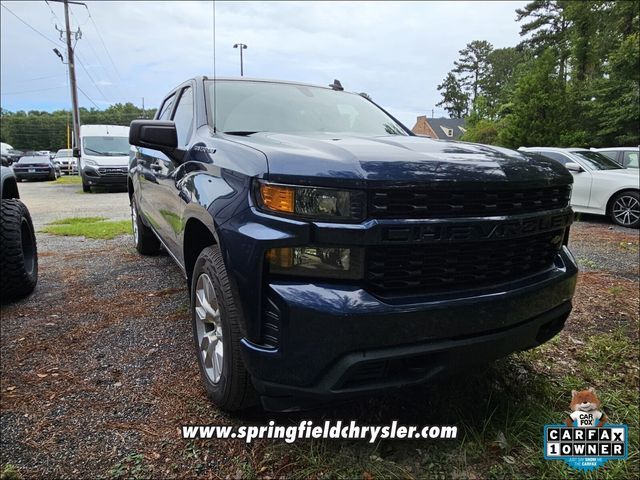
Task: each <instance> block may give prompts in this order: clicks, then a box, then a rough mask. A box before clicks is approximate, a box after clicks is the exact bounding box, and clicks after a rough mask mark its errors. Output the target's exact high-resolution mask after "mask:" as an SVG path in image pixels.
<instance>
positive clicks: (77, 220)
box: [40, 217, 131, 240]
mask: <svg viewBox="0 0 640 480" xmlns="http://www.w3.org/2000/svg"><path fill="white" fill-rule="evenodd" d="M40 231H41V232H44V233H51V234H53V235H63V236H71V237H86V238H94V239H102V240H111V239H112V238H115V237H117V236H119V235H126V234H130V233H131V222H130V221H129V220H105V219H104V218H103V217H73V218H63V219H61V220H56V221H55V222H51V223H50V224H49V225H47V226H46V227H44V228H43V229H42V230H40Z"/></svg>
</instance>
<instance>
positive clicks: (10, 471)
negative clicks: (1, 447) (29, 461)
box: [0, 463, 22, 480]
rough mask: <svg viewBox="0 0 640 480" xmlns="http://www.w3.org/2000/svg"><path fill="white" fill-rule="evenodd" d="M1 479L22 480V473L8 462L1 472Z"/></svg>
mask: <svg viewBox="0 0 640 480" xmlns="http://www.w3.org/2000/svg"><path fill="white" fill-rule="evenodd" d="M0 480H22V475H20V472H19V471H18V469H17V468H16V467H14V466H13V465H11V464H10V463H7V464H6V465H5V466H4V467H3V468H2V473H0Z"/></svg>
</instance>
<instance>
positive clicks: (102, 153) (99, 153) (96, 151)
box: [84, 147, 108, 155]
mask: <svg viewBox="0 0 640 480" xmlns="http://www.w3.org/2000/svg"><path fill="white" fill-rule="evenodd" d="M84 149H85V150H89V151H92V152H93V153H97V154H98V155H108V153H107V152H100V151H98V150H94V149H93V148H89V147H84Z"/></svg>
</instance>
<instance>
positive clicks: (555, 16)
mask: <svg viewBox="0 0 640 480" xmlns="http://www.w3.org/2000/svg"><path fill="white" fill-rule="evenodd" d="M568 3H569V2H568V1H560V0H534V1H533V2H530V3H528V4H527V5H525V7H524V8H519V9H517V10H516V21H517V22H521V21H526V23H523V25H522V26H521V27H520V35H521V36H523V37H525V36H528V37H527V38H526V39H525V40H524V41H523V42H522V44H521V45H522V46H526V47H529V48H530V49H532V50H533V52H534V53H535V54H536V55H540V54H542V53H543V52H544V51H546V50H548V49H551V50H552V51H553V53H554V55H555V59H556V64H557V65H558V68H559V76H560V79H561V80H562V81H563V82H565V81H566V79H567V62H568V60H569V54H570V43H569V25H570V22H569V20H568V19H567V16H566V12H565V8H566V6H567V4H568Z"/></svg>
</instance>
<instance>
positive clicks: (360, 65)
mask: <svg viewBox="0 0 640 480" xmlns="http://www.w3.org/2000/svg"><path fill="white" fill-rule="evenodd" d="M524 3H525V2H406V3H405V2H388V3H385V2H353V3H348V2H312V1H308V2H221V1H217V2H216V3H215V26H216V34H215V47H216V49H215V52H216V62H215V63H216V66H215V67H216V73H217V74H218V75H230V76H237V75H239V70H240V67H239V65H240V60H239V53H238V50H236V49H233V44H234V43H238V42H242V43H245V44H247V45H248V47H249V48H248V49H247V50H245V51H244V54H245V59H244V60H245V61H244V68H245V76H248V77H258V78H276V79H286V80H297V81H303V82H309V83H315V84H321V85H326V84H328V83H331V82H332V81H333V79H334V78H337V79H339V80H340V81H341V82H342V85H343V86H344V87H345V88H346V89H347V90H353V91H358V92H361V91H365V92H367V93H369V94H370V95H371V96H372V97H373V99H374V100H375V101H376V102H378V103H379V104H381V105H382V106H384V107H386V108H388V109H389V110H390V111H391V112H392V113H393V114H395V115H396V116H397V117H398V118H399V119H400V120H401V121H403V122H404V123H406V124H407V126H409V128H411V127H412V126H413V124H414V123H415V117H416V116H417V115H422V114H428V115H429V116H430V115H431V111H432V109H434V110H435V114H436V116H440V115H444V113H445V112H444V111H443V110H442V109H441V108H438V107H436V106H435V104H436V103H437V102H438V101H439V99H440V96H439V93H438V91H437V88H436V86H437V85H438V84H439V83H440V81H441V80H442V78H443V77H444V76H445V75H446V73H447V71H449V70H450V69H451V68H452V64H453V61H454V60H455V59H456V58H457V57H458V51H459V50H460V49H462V48H464V46H465V45H466V44H467V43H468V42H470V41H472V40H488V41H490V42H491V43H492V44H493V45H494V46H495V47H506V46H513V45H515V44H516V43H517V42H518V41H519V36H518V31H519V25H518V24H517V23H516V22H515V10H516V8H518V7H520V6H522V5H523V4H524ZM86 4H87V5H88V9H87V8H85V7H83V6H81V5H73V6H72V7H71V13H72V15H71V23H72V28H73V29H75V28H77V27H78V26H79V27H80V30H81V31H82V38H81V39H80V40H78V43H77V47H76V52H77V55H78V57H79V59H80V65H78V66H77V70H78V84H79V87H80V88H81V89H82V91H83V92H84V93H80V104H81V106H83V107H87V108H91V107H94V108H96V106H97V107H99V108H104V107H106V106H108V105H109V104H112V103H116V102H133V103H135V104H136V105H141V103H142V97H144V99H145V104H146V106H151V107H157V106H158V104H159V103H160V101H161V100H162V97H163V95H164V94H165V93H166V92H167V91H169V90H170V89H171V88H172V87H174V86H175V85H177V84H178V83H180V82H182V81H183V80H185V79H187V78H189V77H191V76H194V75H202V74H205V75H212V74H213V69H214V61H213V59H214V54H213V51H214V48H213V47H214V28H213V25H214V22H213V11H214V6H213V3H212V2H164V1H158V2H152V1H145V2H133V1H121V2H106V1H88V2H86ZM2 5H3V7H2V9H1V10H2V11H1V44H0V47H1V52H0V53H1V55H0V62H1V63H0V67H1V70H0V73H1V77H0V80H1V82H0V94H1V105H2V108H4V109H7V110H12V111H15V110H31V109H38V110H55V109H60V108H68V106H69V104H70V101H69V88H68V86H67V75H66V67H65V66H64V65H63V64H62V63H61V62H60V59H59V58H58V57H56V55H55V54H54V53H53V51H52V49H53V48H58V49H59V50H60V51H61V52H63V53H64V52H65V48H64V44H63V43H62V42H61V40H60V39H59V34H58V32H57V31H56V28H55V27H56V24H57V25H58V27H59V28H60V27H62V26H63V25H64V11H63V6H62V4H60V3H56V2H53V1H50V2H49V4H47V3H46V2H44V1H36V2H28V1H3V2H2ZM14 14H15V15H17V16H18V17H19V18H20V19H22V21H24V22H26V23H27V24H29V25H30V26H31V27H33V29H35V30H36V31H37V32H39V33H36V31H34V30H33V29H31V28H29V27H28V26H27V25H25V24H24V23H22V22H21V21H20V20H19V19H18V18H16V16H14ZM45 37H46V38H45ZM105 47H106V48H105Z"/></svg>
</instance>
